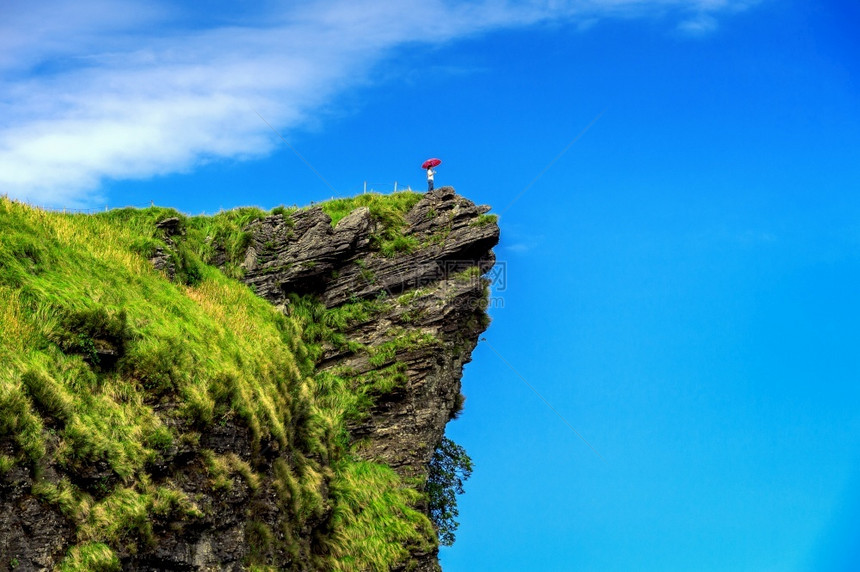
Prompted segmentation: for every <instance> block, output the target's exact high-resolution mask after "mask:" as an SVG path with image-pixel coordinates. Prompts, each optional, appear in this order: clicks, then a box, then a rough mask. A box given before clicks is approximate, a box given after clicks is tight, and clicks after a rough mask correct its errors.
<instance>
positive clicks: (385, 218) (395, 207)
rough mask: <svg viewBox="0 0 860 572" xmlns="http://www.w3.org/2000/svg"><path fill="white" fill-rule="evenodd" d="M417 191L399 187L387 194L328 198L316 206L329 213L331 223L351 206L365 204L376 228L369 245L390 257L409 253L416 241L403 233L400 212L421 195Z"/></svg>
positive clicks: (407, 208)
mask: <svg viewBox="0 0 860 572" xmlns="http://www.w3.org/2000/svg"><path fill="white" fill-rule="evenodd" d="M422 197H423V195H422V194H421V193H414V192H412V191H401V192H397V193H393V194H390V195H382V194H379V193H365V194H361V195H357V196H355V197H352V198H346V199H332V200H330V201H326V202H324V203H321V204H320V205H319V206H320V207H321V208H322V209H323V211H324V212H325V213H326V214H327V215H329V216H330V217H331V224H332V226H336V225H337V223H338V222H340V220H341V219H342V218H344V217H345V216H347V215H348V214H349V213H351V212H352V211H353V210H355V209H357V208H359V207H367V208H368V209H369V210H370V216H371V218H372V219H373V220H374V221H375V222H376V223H377V225H378V228H377V230H376V233H375V234H374V236H373V245H374V247H375V248H377V249H378V250H379V252H380V253H381V254H382V255H383V256H387V257H392V256H396V255H398V254H402V253H409V252H412V251H413V250H415V249H417V248H418V247H419V246H420V244H419V242H418V240H417V239H416V238H415V237H412V236H404V235H403V227H404V226H405V224H406V223H405V221H404V218H403V217H404V215H405V214H406V213H408V212H409V210H410V209H411V208H412V207H414V206H415V205H416V204H417V203H418V201H420V200H421V199H422Z"/></svg>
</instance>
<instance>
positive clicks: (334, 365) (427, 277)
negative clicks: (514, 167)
mask: <svg viewBox="0 0 860 572" xmlns="http://www.w3.org/2000/svg"><path fill="white" fill-rule="evenodd" d="M489 209H490V207H487V206H477V205H475V204H474V203H473V202H471V201H469V200H468V199H465V198H463V197H461V196H459V195H457V194H456V193H455V192H454V189H452V188H451V187H442V188H439V189H437V190H435V191H432V192H430V193H427V194H426V195H425V196H424V197H423V198H422V200H421V201H420V202H418V204H416V205H415V206H414V207H413V208H412V209H411V210H410V211H409V213H407V215H406V217H405V219H406V226H405V228H403V229H402V231H401V232H402V234H403V236H405V237H409V238H410V239H412V242H411V244H413V245H416V246H414V250H411V251H410V252H404V253H399V254H396V255H395V256H384V255H383V254H382V253H380V252H379V251H378V250H377V249H375V248H374V244H373V238H372V237H373V234H374V232H376V231H377V228H376V226H377V223H376V222H375V221H374V220H373V218H372V217H371V213H370V211H369V210H368V209H367V208H366V207H361V208H358V209H356V210H354V211H353V212H352V213H351V214H349V215H348V216H346V217H344V218H343V219H341V220H340V221H339V222H338V223H337V225H336V226H335V227H334V228H332V226H331V219H330V218H329V217H328V215H326V214H325V213H324V212H323V211H322V209H321V208H319V207H317V208H311V209H308V210H303V211H298V212H296V213H294V214H292V215H291V216H288V217H284V216H281V215H276V216H271V217H268V218H265V219H262V220H260V221H257V222H255V223H253V224H252V225H251V226H250V228H249V231H250V232H251V235H252V241H251V245H250V247H249V248H248V251H247V256H246V257H245V269H246V273H245V278H244V280H245V282H246V283H247V284H248V285H249V286H251V287H252V288H253V289H254V290H255V291H256V292H257V293H258V294H259V295H260V296H263V297H264V298H266V299H268V300H269V301H271V302H272V303H273V304H275V305H288V304H289V295H290V294H291V293H313V294H314V295H316V296H317V297H318V298H319V299H320V300H321V301H323V302H324V303H325V305H326V306H328V307H335V306H339V305H341V304H344V303H346V302H349V301H355V300H362V299H365V300H374V299H379V300H389V301H390V303H388V304H384V305H383V309H382V310H381V311H379V312H378V313H376V314H375V315H374V316H373V317H372V319H370V320H368V321H366V322H363V323H357V324H353V325H351V327H350V328H349V329H348V330H347V331H346V332H345V334H346V338H347V339H348V340H349V341H350V342H353V343H358V344H361V345H363V346H366V347H368V348H379V347H381V346H384V345H385V344H390V345H396V344H395V343H393V342H395V340H397V339H404V338H410V337H411V338H412V339H414V340H415V343H412V344H409V347H406V348H403V349H400V350H398V351H397V352H396V355H394V354H392V355H391V356H390V358H389V359H387V360H385V361H381V360H379V359H377V360H374V361H373V363H371V360H370V359H369V357H368V353H367V352H362V353H354V352H352V351H350V350H349V349H348V348H346V347H342V348H334V347H328V348H327V349H326V351H325V353H324V355H323V358H322V361H321V363H320V367H321V368H322V369H332V370H338V369H341V370H342V369H343V368H347V369H349V370H351V371H353V372H354V373H355V374H358V375H361V374H366V373H368V372H369V371H371V370H374V369H382V368H385V367H386V366H390V365H391V364H393V363H394V362H395V361H398V362H400V363H405V364H406V371H405V373H406V377H407V379H408V381H407V382H406V383H405V384H403V386H401V387H398V388H397V389H396V390H395V391H394V392H392V393H389V394H386V395H383V396H379V398H378V399H377V400H376V406H375V408H374V410H373V414H372V416H371V418H370V419H367V420H366V421H363V422H362V423H360V424H359V425H357V426H355V427H354V428H353V431H352V434H353V437H354V438H355V439H360V440H362V442H363V443H364V445H363V452H364V454H365V455H366V456H367V457H368V458H371V459H378V460H382V461H384V462H385V463H387V464H389V465H390V466H391V467H393V468H395V469H396V470H398V471H399V472H400V473H401V474H402V475H404V476H410V477H415V476H418V477H424V476H426V471H427V464H428V463H429V461H430V458H431V457H432V455H433V450H434V448H435V447H436V445H437V444H438V443H439V442H440V440H441V439H442V435H443V433H444V430H445V424H446V423H447V422H448V421H449V420H450V419H451V418H452V416H453V415H455V414H456V411H457V409H458V408H459V407H460V406H461V399H462V398H461V397H460V378H461V375H462V368H463V365H464V364H465V363H467V362H469V361H470V359H471V353H472V350H473V349H474V348H475V345H476V344H477V341H478V336H479V335H480V333H481V332H482V331H483V330H484V329H485V328H486V326H487V321H486V313H485V306H484V304H485V303H486V292H485V289H486V286H487V284H486V283H485V280H484V279H483V278H482V275H483V274H484V273H486V272H487V271H488V270H489V269H490V268H491V267H492V266H493V263H494V261H495V258H494V256H493V252H492V250H491V249H492V247H493V246H495V245H496V244H497V243H498V240H499V227H498V226H497V225H496V224H495V220H494V219H493V218H487V217H485V216H482V215H484V214H485V213H486V212H487V211H488V210H489ZM371 351H372V350H371Z"/></svg>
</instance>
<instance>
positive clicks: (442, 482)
mask: <svg viewBox="0 0 860 572" xmlns="http://www.w3.org/2000/svg"><path fill="white" fill-rule="evenodd" d="M470 476H472V459H471V458H469V455H467V454H466V450H465V449H464V448H463V447H461V446H460V445H458V444H457V443H455V442H454V441H452V440H451V439H448V438H447V437H443V438H442V442H441V443H439V446H438V447H436V452H435V453H434V454H433V459H432V460H431V461H430V471H429V473H428V475H427V487H426V491H427V498H428V508H429V512H430V520H432V521H433V526H435V527H436V532H437V534H438V535H439V544H441V545H443V546H451V545H452V544H454V532H455V531H456V530H457V527H459V526H460V523H459V522H457V521H456V520H455V519H456V517H457V516H458V515H459V514H460V511H459V510H457V495H461V494H463V493H464V492H465V491H464V490H463V482H465V481H467V480H468V479H469V477H470Z"/></svg>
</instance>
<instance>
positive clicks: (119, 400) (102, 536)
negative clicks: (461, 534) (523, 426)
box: [0, 193, 434, 570]
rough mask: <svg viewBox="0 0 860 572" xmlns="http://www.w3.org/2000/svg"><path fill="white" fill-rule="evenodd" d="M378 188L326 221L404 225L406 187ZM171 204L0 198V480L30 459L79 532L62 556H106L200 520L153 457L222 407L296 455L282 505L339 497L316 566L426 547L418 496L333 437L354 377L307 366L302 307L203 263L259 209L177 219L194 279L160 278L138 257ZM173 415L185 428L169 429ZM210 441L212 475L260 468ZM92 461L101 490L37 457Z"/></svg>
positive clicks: (221, 478) (220, 416)
mask: <svg viewBox="0 0 860 572" xmlns="http://www.w3.org/2000/svg"><path fill="white" fill-rule="evenodd" d="M408 195H413V194H411V193H410V194H408ZM363 197H367V198H363ZM373 197H380V196H379V195H373V196H369V195H368V196H362V197H358V198H357V199H353V200H349V199H347V200H345V201H337V202H336V203H334V204H330V205H327V206H324V208H325V209H326V210H327V211H330V214H331V215H332V217H333V218H334V219H335V222H336V220H337V219H339V218H340V217H342V216H344V215H345V214H347V213H348V212H349V211H350V210H351V209H352V208H354V207H356V206H361V205H362V204H366V205H367V206H370V208H371V212H372V213H373V214H374V216H376V217H377V220H379V221H380V222H381V223H382V228H383V230H382V233H381V235H380V247H381V248H382V247H383V246H384V245H385V244H390V243H391V242H392V241H395V240H396V239H397V238H398V233H397V230H399V226H398V224H399V222H398V221H399V220H402V218H399V217H402V213H403V212H405V210H406V209H407V208H408V207H409V206H411V205H412V204H414V203H415V201H416V200H417V198H416V197H415V196H407V194H405V193H404V194H402V195H398V196H396V197H395V198H394V199H391V200H387V199H385V198H373ZM176 214H177V213H175V212H173V211H169V210H167V209H159V208H153V209H145V210H129V209H124V210H120V211H112V212H109V213H105V214H100V215H94V216H84V215H63V214H59V213H48V212H44V211H38V210H35V209H32V208H30V207H27V206H25V205H21V204H19V203H15V202H13V201H10V200H8V199H5V198H2V199H0V229H2V232H0V441H2V440H11V441H12V442H13V443H14V447H13V448H12V451H13V452H12V453H11V454H8V455H7V454H0V478H2V476H1V475H2V474H3V473H6V472H8V471H9V470H11V468H12V467H14V466H15V465H22V466H25V467H29V468H31V469H32V471H33V474H34V475H35V484H34V486H33V493H34V494H36V495H37V496H38V497H39V498H40V499H41V500H42V501H43V502H45V503H51V504H54V505H56V506H57V507H59V508H60V509H61V510H62V511H63V512H64V514H66V515H67V516H68V518H70V519H71V520H72V521H73V522H74V523H75V526H76V535H77V543H76V544H75V545H73V546H72V547H70V549H69V551H68V554H67V557H66V559H65V560H64V562H63V568H64V569H68V570H75V569H80V570H83V569H93V566H99V567H103V568H104V569H115V568H116V567H117V566H118V564H117V563H118V561H117V560H116V556H115V553H114V550H115V549H116V548H118V547H120V546H125V547H129V546H135V545H138V544H145V543H146V542H147V541H149V540H151V535H152V531H151V529H150V528H149V525H148V522H149V521H150V520H151V519H153V518H159V517H161V518H168V517H169V518H174V519H176V518H179V519H191V520H193V519H194V518H198V517H200V516H201V513H200V508H199V507H198V506H197V505H196V504H195V501H194V499H191V498H188V497H187V495H185V494H184V493H183V492H182V491H180V490H178V489H176V488H172V487H171V485H170V484H169V483H162V484H158V485H156V484H153V482H152V479H151V478H150V475H149V473H148V469H147V467H148V466H149V464H150V463H152V462H153V461H154V460H156V459H158V458H159V456H160V455H162V454H163V453H164V452H165V451H167V450H169V449H170V448H171V447H172V446H174V445H176V443H177V442H178V440H182V441H185V442H191V443H193V442H194V440H195V439H196V438H197V437H198V435H197V434H196V433H195V431H204V430H205V428H206V427H207V426H210V425H211V424H213V423H218V422H222V421H223V420H228V419H230V420H236V421H238V422H240V423H241V424H244V425H246V426H247V427H249V428H250V430H251V433H252V435H253V440H254V443H255V445H256V446H259V444H260V443H261V442H263V441H267V442H268V441H276V442H278V444H279V445H280V446H281V447H283V448H287V449H290V450H292V451H293V452H294V455H297V456H298V458H299V459H300V461H299V462H298V463H294V464H293V466H287V465H286V463H280V464H278V463H276V465H275V471H274V472H275V476H276V479H275V487H276V489H277V490H278V492H279V498H280V501H281V503H282V504H283V507H284V512H285V514H290V515H293V517H292V518H294V519H300V518H308V517H310V516H311V515H313V514H320V513H321V511H322V510H323V507H324V506H325V505H326V504H330V505H331V506H332V509H333V512H332V518H331V525H332V527H333V528H332V532H331V534H330V535H329V538H328V546H327V552H328V556H325V555H324V556H323V557H322V558H323V560H321V561H320V562H318V563H317V564H318V565H319V566H321V567H324V568H331V569H342V570H363V569H369V568H375V569H378V568H382V569H385V568H388V567H389V566H390V565H391V564H392V563H394V562H397V561H399V560H402V559H403V558H404V557H406V555H407V554H408V552H407V549H406V547H407V546H422V547H424V548H427V547H428V546H429V545H432V542H433V537H434V535H433V533H432V528H431V525H430V523H429V521H428V520H427V519H426V517H424V516H423V515H421V514H420V513H418V512H417V511H415V510H414V509H412V508H411V507H412V505H413V504H414V503H415V502H416V501H417V500H418V493H416V492H415V490H414V489H412V488H410V487H408V486H406V485H405V484H404V483H402V482H401V481H400V479H399V478H398V477H397V475H396V474H395V473H394V472H393V471H391V470H390V469H389V468H387V467H383V466H380V465H374V464H371V463H366V462H359V461H356V460H354V459H353V458H352V457H351V456H350V454H349V451H348V449H347V448H345V447H344V442H343V439H342V433H343V419H344V416H345V415H347V414H348V413H349V411H348V410H349V409H350V408H352V409H353V411H352V413H353V414H354V413H355V411H354V408H355V407H357V405H356V403H359V404H360V403H361V400H360V399H357V398H356V396H355V395H353V390H352V388H351V386H350V385H349V384H339V385H337V386H334V385H332V384H329V385H328V386H323V385H321V384H320V381H319V378H318V376H317V379H314V377H315V376H314V371H313V361H312V356H311V355H310V354H309V350H308V346H307V345H306V344H305V343H304V342H303V341H302V333H303V332H304V331H306V329H307V327H308V326H312V323H311V320H312V319H313V316H312V315H310V316H309V315H307V314H305V315H303V316H301V317H298V316H297V317H294V318H287V317H285V316H283V315H282V314H280V313H278V312H276V311H275V310H274V309H273V308H272V307H271V306H270V305H269V304H268V303H266V302H265V301H263V300H261V299H259V298H257V297H256V296H254V295H253V294H252V293H251V291H250V290H249V289H247V288H246V287H245V286H243V285H241V284H240V283H238V282H236V281H234V280H232V279H230V278H228V277H227V276H225V275H224V274H223V273H221V272H220V271H218V270H216V269H215V268H213V267H210V266H207V265H206V264H204V263H203V262H202V261H206V260H208V259H209V257H211V255H212V252H211V250H212V249H211V240H210V239H211V238H212V237H213V236H214V237H218V239H219V240H220V241H221V242H223V243H224V244H226V245H227V255H228V259H230V258H231V257H233V258H232V261H233V262H234V263H235V262H237V261H236V260H235V255H236V253H238V252H239V251H240V250H241V246H242V242H243V240H245V239H246V238H245V237H244V236H243V233H242V231H241V228H242V227H243V226H244V224H245V223H247V221H249V220H252V219H253V218H256V217H259V216H262V214H263V213H262V212H261V211H257V210H256V209H241V210H237V211H230V212H229V213H223V214H222V215H219V216H216V217H205V218H204V217H194V218H190V219H185V218H184V217H182V218H183V220H184V223H185V226H186V228H187V231H188V235H187V240H186V243H185V245H183V246H182V247H181V248H180V259H181V260H180V266H181V267H182V269H183V272H182V273H181V279H182V280H184V281H185V282H186V283H188V284H192V285H183V284H181V283H179V284H177V283H173V282H170V281H168V280H167V279H166V278H165V277H164V276H163V275H162V274H161V273H159V272H157V271H155V270H154V269H153V268H152V266H151V265H150V263H149V262H148V260H147V258H146V255H148V254H151V253H152V252H153V251H154V250H155V249H156V248H158V247H159V246H163V243H161V241H160V240H159V239H158V238H157V236H158V234H157V233H156V232H155V228H154V224H155V222H156V221H158V220H161V219H163V218H165V217H167V216H171V215H176ZM391 248H394V249H395V250H396V249H397V248H400V247H398V246H393V247H391ZM231 250H232V251H231ZM236 268H237V267H235V266H234V267H233V270H232V272H234V273H235V272H236V271H237V270H236ZM330 320H331V318H329V321H330ZM311 351H313V350H312V349H311ZM111 354H116V355H117V356H118V357H119V359H118V361H116V363H112V362H109V361H108V360H109V358H110V355H111ZM156 404H160V405H161V407H159V411H160V413H156V411H155V409H154V407H153V406H154V405H156ZM165 405H167V406H168V407H164V406H165ZM174 427H183V428H190V429H191V430H190V431H182V434H181V435H180V434H177V433H179V431H178V430H177V429H175V428H174ZM207 454H208V452H205V451H204V452H201V456H202V457H206V458H205V459H204V460H205V461H206V463H207V466H208V467H209V472H210V475H211V477H212V486H213V488H215V487H217V486H219V485H220V486H223V485H225V483H226V485H227V486H229V482H230V481H229V478H230V475H231V474H233V473H235V474H244V475H245V477H244V478H245V479H246V480H248V481H249V484H250V482H252V481H253V480H254V479H255V478H257V479H259V478H260V476H259V475H255V474H254V470H255V467H254V466H248V464H247V463H244V466H243V465H242V462H241V460H239V459H237V458H236V459H232V460H231V459H222V458H213V457H212V455H211V454H208V456H207ZM314 459H317V460H314ZM319 460H323V461H319ZM95 463H101V464H102V465H105V466H107V467H109V477H107V478H104V479H103V483H102V486H103V488H104V490H103V491H102V492H103V493H104V494H99V495H92V494H89V492H87V491H84V490H81V489H79V488H78V487H77V486H75V485H74V484H72V483H71V482H70V481H69V480H67V479H62V480H60V481H59V482H48V481H46V480H44V479H42V477H41V473H42V471H41V470H40V467H44V466H46V465H48V464H54V465H56V466H58V467H60V469H61V471H64V472H66V473H68V474H75V473H76V472H77V471H80V470H84V468H85V467H87V466H91V465H93V464H95ZM252 465H253V460H252ZM323 479H325V480H327V481H329V490H330V493H329V495H330V496H329V498H327V499H323V498H321V496H320V493H319V491H320V490H321V489H320V483H321V481H322V480H323ZM299 524H300V523H299ZM260 534H261V535H262V536H265V535H266V532H265V531H262V532H260ZM99 563H103V565H102V564H99ZM253 564H255V563H254V562H249V565H253ZM256 564H259V565H264V564H266V563H265V562H263V561H260V562H257V563H256Z"/></svg>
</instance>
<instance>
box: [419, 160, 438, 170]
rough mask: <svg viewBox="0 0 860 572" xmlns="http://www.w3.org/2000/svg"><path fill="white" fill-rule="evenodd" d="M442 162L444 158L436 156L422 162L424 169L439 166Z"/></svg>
mask: <svg viewBox="0 0 860 572" xmlns="http://www.w3.org/2000/svg"><path fill="white" fill-rule="evenodd" d="M441 164H442V159H436V158H433V159H427V160H426V161H424V162H423V163H421V168H422V169H432V168H433V167H438V166H439V165H441Z"/></svg>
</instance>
